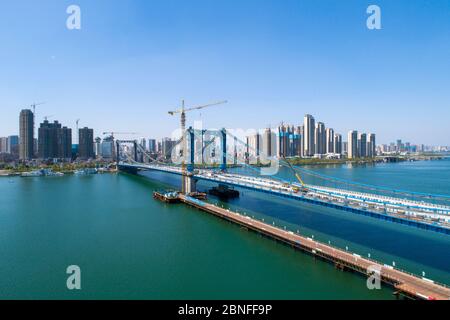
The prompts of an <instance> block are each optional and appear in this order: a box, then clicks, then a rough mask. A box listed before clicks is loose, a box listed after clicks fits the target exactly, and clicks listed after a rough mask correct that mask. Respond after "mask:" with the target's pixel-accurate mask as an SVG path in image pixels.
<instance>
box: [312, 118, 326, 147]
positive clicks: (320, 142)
mask: <svg viewBox="0 0 450 320" xmlns="http://www.w3.org/2000/svg"><path fill="white" fill-rule="evenodd" d="M326 141H327V136H326V132H325V124H324V123H323V122H317V124H316V128H315V131H314V144H315V153H316V154H325V153H326Z"/></svg>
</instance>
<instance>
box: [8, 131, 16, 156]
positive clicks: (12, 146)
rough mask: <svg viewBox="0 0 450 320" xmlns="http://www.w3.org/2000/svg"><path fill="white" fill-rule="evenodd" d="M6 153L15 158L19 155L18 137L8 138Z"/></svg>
mask: <svg viewBox="0 0 450 320" xmlns="http://www.w3.org/2000/svg"><path fill="white" fill-rule="evenodd" d="M6 152H7V153H10V154H12V155H15V156H17V155H18V154H19V136H9V137H8V145H7V148H6Z"/></svg>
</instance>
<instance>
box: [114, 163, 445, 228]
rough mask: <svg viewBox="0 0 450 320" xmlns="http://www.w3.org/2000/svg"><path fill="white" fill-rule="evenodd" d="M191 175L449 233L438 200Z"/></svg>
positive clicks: (205, 172) (236, 176)
mask: <svg viewBox="0 0 450 320" xmlns="http://www.w3.org/2000/svg"><path fill="white" fill-rule="evenodd" d="M119 167H121V168H122V169H123V170H154V171H160V172H166V173H172V174H176V175H181V168H179V167H174V166H163V165H148V164H128V163H120V164H119ZM193 178H194V179H196V180H203V181H209V182H214V183H222V184H227V185H231V186H235V187H240V188H246V189H249V190H253V191H259V192H264V193H268V194H272V195H276V196H281V197H286V198H290V199H294V200H298V201H302V202H306V203H311V204H315V205H320V206H326V207H330V208H335V209H339V210H345V211H348V212H352V213H357V214H363V215H366V216H370V217H374V218H378V219H382V220H386V221H390V222H396V223H400V224H404V225H409V226H414V227H417V228H420V229H425V230H430V231H434V232H439V233H444V234H450V207H449V206H443V205H440V204H433V203H429V202H428V203H425V202H423V201H414V200H410V199H402V198H393V197H386V196H383V195H379V194H371V193H361V192H354V191H349V190H342V189H336V188H329V187H321V186H313V185H307V189H308V192H307V193H302V192H296V190H295V188H294V187H293V186H292V185H290V184H286V183H283V182H280V181H276V180H273V179H267V178H260V177H254V176H247V175H239V174H231V173H218V172H214V171H213V170H196V172H195V174H194V175H193Z"/></svg>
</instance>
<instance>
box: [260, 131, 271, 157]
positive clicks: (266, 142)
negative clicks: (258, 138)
mask: <svg viewBox="0 0 450 320" xmlns="http://www.w3.org/2000/svg"><path fill="white" fill-rule="evenodd" d="M262 140H263V142H262V143H263V147H262V152H263V153H264V154H265V156H266V157H271V156H272V130H271V129H270V128H266V129H265V130H264V135H263V139H262Z"/></svg>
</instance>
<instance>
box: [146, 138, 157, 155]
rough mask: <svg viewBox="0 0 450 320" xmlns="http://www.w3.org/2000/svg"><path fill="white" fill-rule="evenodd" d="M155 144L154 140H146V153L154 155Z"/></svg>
mask: <svg viewBox="0 0 450 320" xmlns="http://www.w3.org/2000/svg"><path fill="white" fill-rule="evenodd" d="M156 149H157V144H156V140H155V139H148V151H150V153H156V152H157V150H156Z"/></svg>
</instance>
